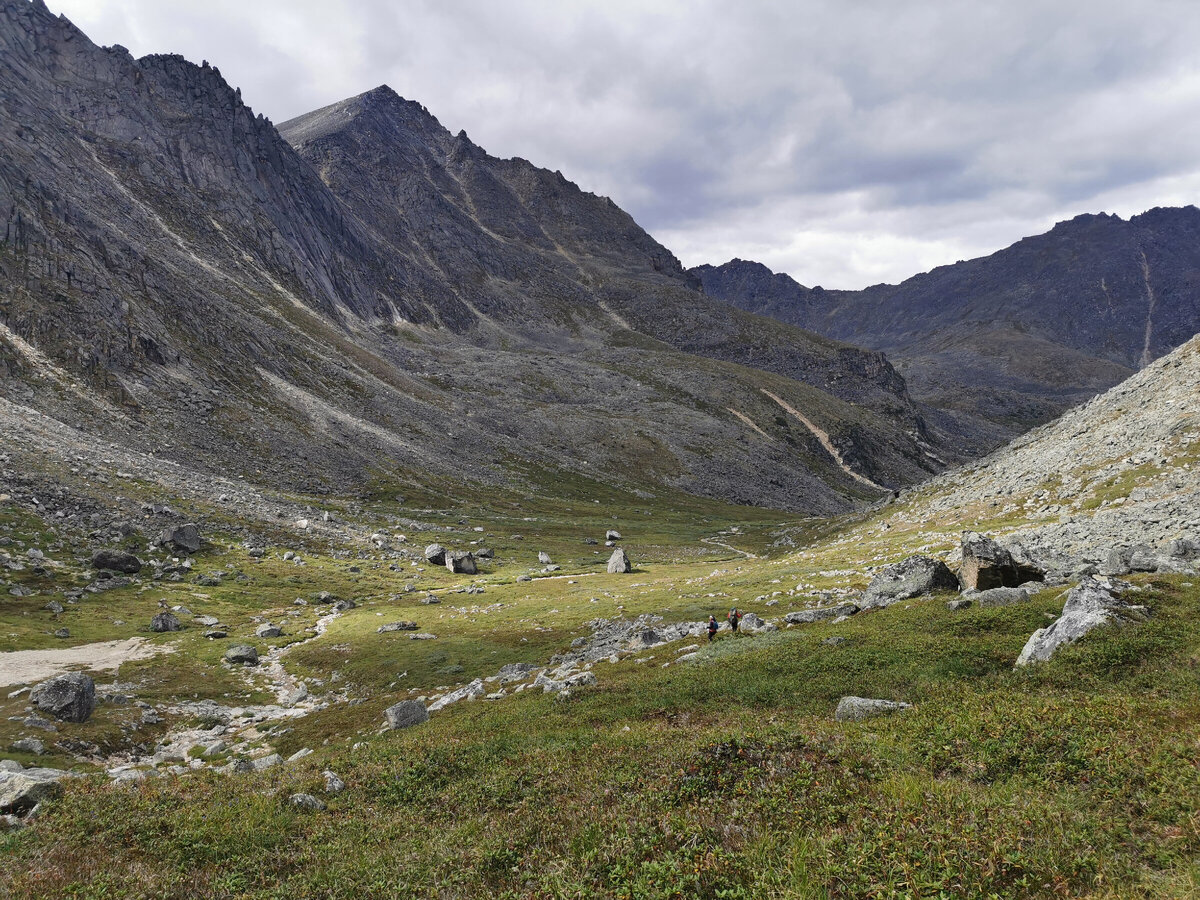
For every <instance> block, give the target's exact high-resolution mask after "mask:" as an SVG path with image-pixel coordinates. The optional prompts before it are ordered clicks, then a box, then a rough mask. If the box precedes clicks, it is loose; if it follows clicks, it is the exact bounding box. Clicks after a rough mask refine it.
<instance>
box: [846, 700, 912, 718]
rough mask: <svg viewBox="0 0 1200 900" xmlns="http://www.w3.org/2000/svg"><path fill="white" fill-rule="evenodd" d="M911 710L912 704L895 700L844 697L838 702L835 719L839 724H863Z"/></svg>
mask: <svg viewBox="0 0 1200 900" xmlns="http://www.w3.org/2000/svg"><path fill="white" fill-rule="evenodd" d="M911 708H912V704H911V703H897V702H895V701H893V700H872V699H869V698H867V697H843V698H842V699H841V700H839V701H838V705H837V710H836V711H835V712H834V714H833V717H834V718H835V719H837V721H839V722H861V721H862V720H863V719H873V718H875V717H876V716H886V715H891V714H892V713H895V712H900V711H901V710H905V709H911Z"/></svg>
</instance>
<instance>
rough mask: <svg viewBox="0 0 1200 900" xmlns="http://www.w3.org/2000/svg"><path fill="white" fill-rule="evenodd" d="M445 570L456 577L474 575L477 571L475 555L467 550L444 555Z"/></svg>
mask: <svg viewBox="0 0 1200 900" xmlns="http://www.w3.org/2000/svg"><path fill="white" fill-rule="evenodd" d="M446 568H447V569H449V570H450V571H451V572H453V573H454V574H456V575H475V574H476V573H478V571H479V569H478V568H477V567H476V565H475V554H473V553H471V552H470V551H469V550H467V551H464V550H455V551H454V552H453V553H447V554H446Z"/></svg>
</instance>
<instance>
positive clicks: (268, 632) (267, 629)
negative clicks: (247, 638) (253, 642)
mask: <svg viewBox="0 0 1200 900" xmlns="http://www.w3.org/2000/svg"><path fill="white" fill-rule="evenodd" d="M254 636H255V637H260V638H277V637H282V636H283V629H282V628H280V627H279V626H278V625H272V624H271V623H270V622H264V623H263V624H262V625H259V626H258V627H257V628H255V629H254Z"/></svg>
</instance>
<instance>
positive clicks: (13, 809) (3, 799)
mask: <svg viewBox="0 0 1200 900" xmlns="http://www.w3.org/2000/svg"><path fill="white" fill-rule="evenodd" d="M66 777H67V773H66V772H64V771H62V770H60V769H23V770H22V771H20V772H3V771H0V813H26V812H28V811H29V810H31V809H33V808H34V807H35V806H37V805H38V804H39V803H41V802H42V801H43V800H50V799H52V798H54V797H57V796H58V795H59V794H60V793H62V786H61V785H60V784H59V782H60V781H61V780H62V779H64V778H66Z"/></svg>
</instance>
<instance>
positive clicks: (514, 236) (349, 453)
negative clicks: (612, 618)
mask: <svg viewBox="0 0 1200 900" xmlns="http://www.w3.org/2000/svg"><path fill="white" fill-rule="evenodd" d="M0 51H2V53H0V216H2V217H3V224H2V225H0V379H2V381H3V385H4V393H5V395H6V397H8V398H10V399H12V400H14V401H16V402H18V403H20V404H23V405H25V406H27V407H32V408H36V409H38V410H40V411H42V412H45V413H47V414H50V415H52V416H54V417H56V418H58V419H61V420H63V421H66V422H68V423H70V424H72V425H77V426H81V427H84V428H86V429H89V430H92V431H94V432H95V433H97V434H104V435H106V436H108V438H109V439H112V440H120V441H122V442H125V443H128V444H130V445H131V446H134V447H135V448H137V449H140V450H152V451H154V452H156V453H160V454H163V455H165V456H168V457H171V458H174V459H176V460H178V461H181V462H184V463H186V464H187V465H198V466H201V467H204V468H207V469H209V470H210V471H219V472H233V473H237V474H244V475H246V476H248V477H252V478H256V479H260V480H261V481H263V482H264V483H270V484H273V485H277V486H290V487H295V488H304V489H309V490H335V489H336V490H345V489H348V488H350V487H355V488H356V489H359V490H365V489H367V487H368V486H369V485H372V484H375V485H385V484H392V483H395V484H397V485H401V486H403V491H402V492H406V493H413V492H414V491H415V490H416V489H417V488H418V487H421V488H424V489H427V490H435V491H437V490H445V489H446V486H447V485H461V484H462V482H463V481H464V480H465V481H467V482H471V483H480V484H482V483H488V482H491V483H495V482H498V481H503V480H506V479H511V478H513V477H518V476H519V475H520V473H521V472H524V471H531V470H564V471H567V472H574V473H580V474H587V475H596V476H598V477H602V478H608V479H615V480H616V481H618V482H620V483H622V484H640V485H643V486H645V487H647V488H650V489H653V488H655V486H666V487H668V488H671V489H680V490H686V491H695V492H699V493H703V494H706V495H709V496H718V497H724V498H728V499H735V500H739V501H745V502H754V503H766V504H770V505H776V506H783V507H788V508H796V509H804V510H807V511H811V512H831V511H835V510H839V509H844V508H846V506H847V505H848V504H852V503H854V502H857V500H858V499H860V498H863V497H870V496H874V495H875V494H877V493H878V490H877V489H876V488H872V487H869V486H868V484H867V483H868V482H873V483H875V484H878V485H882V486H885V487H892V486H897V485H902V484H906V483H911V482H913V481H915V480H919V479H921V478H923V477H925V476H927V475H928V474H929V473H930V472H932V471H937V470H939V469H940V468H942V467H943V465H944V462H943V459H944V458H954V456H953V453H954V451H955V446H954V442H953V441H951V440H949V439H947V436H946V434H945V433H944V432H943V431H941V430H939V429H938V428H937V427H927V425H926V423H925V422H924V420H923V418H922V415H921V411H920V410H919V409H917V408H916V406H915V405H914V404H913V403H912V402H911V400H910V399H909V398H908V397H907V394H906V389H905V386H904V382H903V379H901V378H899V377H898V376H897V375H896V373H895V372H894V371H893V370H892V369H891V367H890V365H888V364H887V363H886V361H885V360H883V358H882V357H881V356H880V355H879V354H878V353H875V352H872V351H862V350H858V349H856V348H853V347H849V346H846V345H844V344H841V343H839V342H837V341H833V340H830V339H828V338H821V337H817V336H815V335H812V334H810V333H808V332H804V331H801V330H799V329H795V328H790V327H780V326H779V325H778V324H777V323H775V322H773V321H772V320H768V319H763V318H759V317H756V316H753V315H749V314H745V313H742V312H740V311H736V310H732V309H731V308H730V307H728V306H727V305H725V304H721V303H718V302H715V301H712V300H711V299H709V298H706V297H705V296H704V295H702V294H700V293H698V292H697V291H696V290H694V282H693V280H692V279H691V278H690V277H689V276H688V275H687V274H686V273H684V272H683V270H682V268H681V267H680V266H679V263H678V261H677V260H675V258H674V257H673V256H671V254H670V253H669V252H668V251H666V250H665V249H664V248H662V247H661V245H658V244H657V243H656V242H654V241H653V239H652V238H650V237H649V235H647V234H645V232H643V231H642V230H641V229H639V228H638V227H637V226H636V224H635V223H634V222H633V221H632V219H630V218H629V217H628V215H626V214H625V213H623V212H622V211H620V210H619V209H617V208H616V207H615V206H613V204H612V203H611V201H608V200H606V199H604V198H598V197H594V196H592V195H589V194H585V193H583V192H581V191H579V189H578V188H576V187H575V186H574V185H572V184H570V183H569V182H567V181H566V180H565V179H563V178H562V177H561V176H560V175H557V174H555V173H548V172H545V171H544V170H539V169H536V168H535V167H533V166H531V165H529V164H528V163H524V162H523V161H520V160H510V161H500V160H494V159H492V158H490V157H487V156H486V154H484V153H483V152H482V151H480V150H479V149H478V148H475V147H474V146H473V145H471V144H470V142H469V141H467V140H466V139H465V136H460V137H458V138H455V137H452V136H451V135H449V133H448V132H446V131H445V130H444V129H442V128H441V126H440V125H438V124H437V123H436V120H434V119H433V118H432V116H429V115H428V114H427V113H425V111H424V110H422V109H421V108H420V107H418V106H416V104H409V103H406V102H405V101H403V100H401V99H400V98H398V97H396V96H395V94H394V93H392V92H391V91H390V90H387V89H380V90H377V91H373V92H369V93H368V94H366V95H363V96H362V97H359V98H353V99H352V100H350V101H346V102H345V103H343V104H339V105H336V106H335V107H332V108H330V109H328V110H322V111H319V112H318V113H315V114H313V115H312V116H309V117H303V118H302V120H300V121H299V123H291V124H290V125H289V131H290V132H292V133H293V136H297V135H298V136H299V137H300V138H301V139H298V140H297V144H298V146H300V148H301V152H299V153H298V152H297V151H296V150H294V149H293V148H292V147H291V146H290V145H289V144H288V142H287V141H285V140H284V139H283V138H282V137H281V136H280V134H279V132H278V131H277V130H276V129H275V128H274V127H273V126H272V125H271V123H269V122H268V121H266V120H265V119H263V118H262V117H261V116H256V115H255V114H254V113H253V112H252V111H251V110H250V109H249V108H248V107H247V106H245V104H244V103H243V102H242V100H241V97H240V94H239V92H238V91H236V90H234V89H232V88H230V87H229V86H228V85H227V84H226V83H225V82H224V80H223V79H222V78H221V76H220V73H219V72H218V71H217V70H216V69H214V68H212V67H210V66H208V65H207V64H204V65H200V66H197V65H193V64H192V63H189V62H187V61H185V60H183V59H182V58H180V57H176V56H151V57H146V58H144V59H141V60H134V59H133V58H132V57H131V56H130V55H129V54H128V53H127V52H126V51H124V50H123V49H122V48H119V47H113V48H108V49H103V48H99V47H96V46H94V45H93V44H91V42H90V41H88V39H87V38H86V36H84V35H83V34H82V33H81V32H80V31H79V30H78V29H76V28H75V27H74V26H73V25H71V23H70V22H68V21H67V20H66V19H64V18H62V17H55V16H53V15H52V14H50V12H49V11H48V10H47V9H46V8H45V6H44V4H42V3H40V2H39V3H29V2H25V0H4V2H3V3H2V4H0ZM764 391H765V392H769V393H764ZM770 395H775V396H776V397H778V398H780V400H781V401H782V403H784V404H787V405H788V406H791V407H792V408H793V409H795V410H797V411H798V412H800V413H801V417H800V418H797V417H796V416H793V415H792V414H790V413H788V412H786V410H785V408H784V406H782V405H781V403H780V402H779V401H776V400H774V399H772V397H771V396H770ZM805 420H807V424H806V422H805ZM826 444H829V445H830V446H832V447H834V449H835V450H836V453H831V452H830V451H829V449H828V448H827V446H826ZM946 448H950V449H946ZM518 463H519V464H520V465H517V464H518ZM525 463H529V464H530V465H531V466H532V469H530V468H529V466H526V465H525ZM847 468H849V469H850V470H851V471H847Z"/></svg>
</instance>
